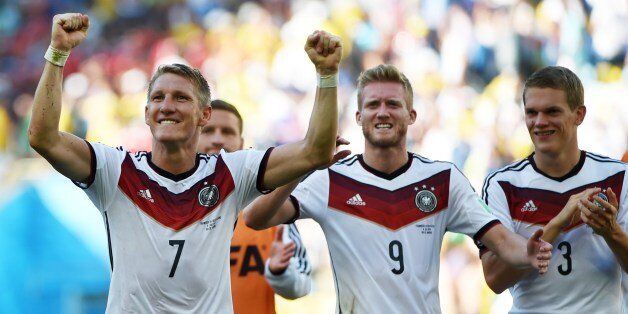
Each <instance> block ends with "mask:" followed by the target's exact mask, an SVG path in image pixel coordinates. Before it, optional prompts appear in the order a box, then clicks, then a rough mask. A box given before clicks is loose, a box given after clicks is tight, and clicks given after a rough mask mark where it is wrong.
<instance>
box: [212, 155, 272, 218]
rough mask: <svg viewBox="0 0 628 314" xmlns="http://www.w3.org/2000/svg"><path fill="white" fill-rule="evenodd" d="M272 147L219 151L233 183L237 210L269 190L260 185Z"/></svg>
mask: <svg viewBox="0 0 628 314" xmlns="http://www.w3.org/2000/svg"><path fill="white" fill-rule="evenodd" d="M272 150H273V148H269V149H268V150H266V151H265V152H264V151H258V150H252V149H248V150H239V151H235V152H232V153H227V152H225V151H224V150H222V151H221V152H220V156H221V157H222V158H223V160H224V162H225V164H226V165H227V167H228V168H229V171H230V172H231V176H232V177H233V182H234V184H235V193H236V196H237V199H238V206H237V207H238V209H237V210H238V212H240V211H241V210H242V209H243V208H244V207H246V206H247V205H248V204H249V203H251V202H252V201H253V200H254V199H255V198H256V197H258V196H260V195H261V194H267V193H269V192H270V191H271V190H266V189H265V188H264V187H263V186H262V185H263V184H262V183H263V181H264V173H265V172H266V165H267V163H268V157H269V156H270V152H271V151H272Z"/></svg>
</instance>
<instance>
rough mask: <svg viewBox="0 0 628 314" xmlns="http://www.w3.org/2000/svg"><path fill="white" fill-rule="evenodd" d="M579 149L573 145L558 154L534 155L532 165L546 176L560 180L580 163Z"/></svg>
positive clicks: (537, 153) (536, 153) (539, 153)
mask: <svg viewBox="0 0 628 314" xmlns="http://www.w3.org/2000/svg"><path fill="white" fill-rule="evenodd" d="M580 154H581V152H580V149H579V148H578V145H574V146H573V147H571V148H570V149H565V150H563V151H561V152H559V153H558V154H547V153H542V152H535V153H534V156H533V158H534V163H535V164H536V167H537V168H539V170H541V171H543V172H545V173H546V174H548V175H550V176H552V177H557V178H560V177H562V176H565V175H566V174H568V173H569V172H570V171H571V170H572V169H573V168H574V167H575V166H576V165H577V164H578V162H579V161H580Z"/></svg>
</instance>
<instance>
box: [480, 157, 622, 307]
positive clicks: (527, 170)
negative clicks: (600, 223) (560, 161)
mask: <svg viewBox="0 0 628 314" xmlns="http://www.w3.org/2000/svg"><path fill="white" fill-rule="evenodd" d="M626 169H627V167H626V164H624V163H621V162H619V161H616V160H613V159H610V158H607V157H602V156H598V155H594V154H591V153H585V152H584V151H583V152H582V153H581V157H580V161H579V162H578V164H577V165H576V166H575V167H574V169H572V170H571V171H570V172H569V173H568V174H567V175H565V176H563V177H561V178H554V177H550V176H549V175H547V174H544V173H543V172H542V171H541V170H539V169H538V168H537V167H536V165H535V163H534V159H533V158H532V156H530V157H528V158H527V159H524V160H522V161H520V162H517V163H514V164H511V165H509V166H507V167H505V168H502V169H500V170H498V171H496V172H494V173H492V174H491V175H489V176H488V177H487V178H486V180H485V183H484V187H483V189H482V194H483V197H484V200H485V201H486V202H487V204H488V206H489V207H490V208H491V209H492V210H494V214H495V215H496V216H498V217H499V219H500V220H501V221H502V223H503V224H504V226H506V228H508V229H510V230H511V231H514V232H516V233H518V234H520V235H522V236H523V237H525V238H529V237H530V236H531V235H532V234H533V233H534V232H535V231H536V230H538V229H541V228H542V227H543V225H545V224H547V223H548V222H549V221H550V220H551V219H552V218H554V217H555V216H556V215H557V214H558V213H559V212H560V211H561V210H562V208H563V207H564V206H565V204H566V203H567V200H568V199H569V197H570V196H571V195H573V194H576V193H579V192H581V191H583V190H585V189H587V188H592V187H600V188H602V189H605V188H608V187H611V188H612V189H613V191H614V192H615V193H616V194H617V196H618V198H619V213H618V216H617V220H618V222H619V224H620V225H621V226H622V228H623V229H624V230H626V226H627V221H628V214H627V212H628V201H627V200H626V197H627V196H626V195H627V194H626V184H627V180H628V176H626ZM553 246H554V250H553V251H552V260H551V262H550V265H549V269H548V271H547V273H546V274H545V275H543V276H539V275H538V274H537V273H530V274H529V275H527V276H526V277H524V278H523V279H522V280H521V281H519V282H518V283H517V284H515V285H514V286H513V287H512V288H510V293H511V294H512V297H513V306H512V309H511V313H539V312H540V313H558V312H560V313H619V312H620V307H621V288H620V284H621V273H622V270H621V267H620V265H619V263H618V262H617V260H616V258H615V256H614V255H613V252H612V251H611V250H610V248H609V247H608V245H607V244H606V242H605V241H604V239H603V238H602V237H601V236H598V235H596V234H594V233H593V231H592V229H591V228H590V227H588V226H587V225H585V224H584V223H583V222H582V221H580V222H578V223H576V224H574V225H571V226H568V227H567V228H566V229H565V231H563V232H562V233H561V234H560V235H559V236H558V238H556V241H555V242H554V243H553Z"/></svg>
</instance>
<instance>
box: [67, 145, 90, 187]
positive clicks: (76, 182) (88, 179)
mask: <svg viewBox="0 0 628 314" xmlns="http://www.w3.org/2000/svg"><path fill="white" fill-rule="evenodd" d="M84 141H85V143H87V147H89V177H87V179H85V182H80V181H74V180H71V181H72V183H74V185H76V186H78V187H79V188H81V189H83V190H86V189H89V187H90V186H92V184H93V183H94V180H95V179H96V152H94V147H92V144H91V143H90V142H88V141H87V140H84Z"/></svg>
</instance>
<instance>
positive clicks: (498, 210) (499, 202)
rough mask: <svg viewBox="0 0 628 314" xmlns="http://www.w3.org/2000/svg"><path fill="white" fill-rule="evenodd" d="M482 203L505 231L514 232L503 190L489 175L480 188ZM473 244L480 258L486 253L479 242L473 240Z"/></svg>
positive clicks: (496, 180)
mask: <svg viewBox="0 0 628 314" xmlns="http://www.w3.org/2000/svg"><path fill="white" fill-rule="evenodd" d="M482 201H483V202H484V203H485V204H486V205H487V209H488V210H489V211H490V212H491V213H492V214H493V215H494V216H495V217H497V219H499V221H500V222H501V223H502V225H504V227H506V229H508V230H510V231H512V232H514V231H515V224H514V222H513V220H512V216H510V207H509V206H508V200H507V199H506V195H505V194H504V190H503V189H502V188H501V186H500V185H499V183H498V179H497V178H496V177H495V176H493V175H489V176H487V177H486V179H485V180H484V185H483V186H482ZM474 240H475V244H476V245H477V247H478V249H479V250H480V256H482V254H484V253H486V252H487V251H488V248H487V247H486V246H485V245H484V244H483V243H482V242H481V241H480V240H479V239H474Z"/></svg>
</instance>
